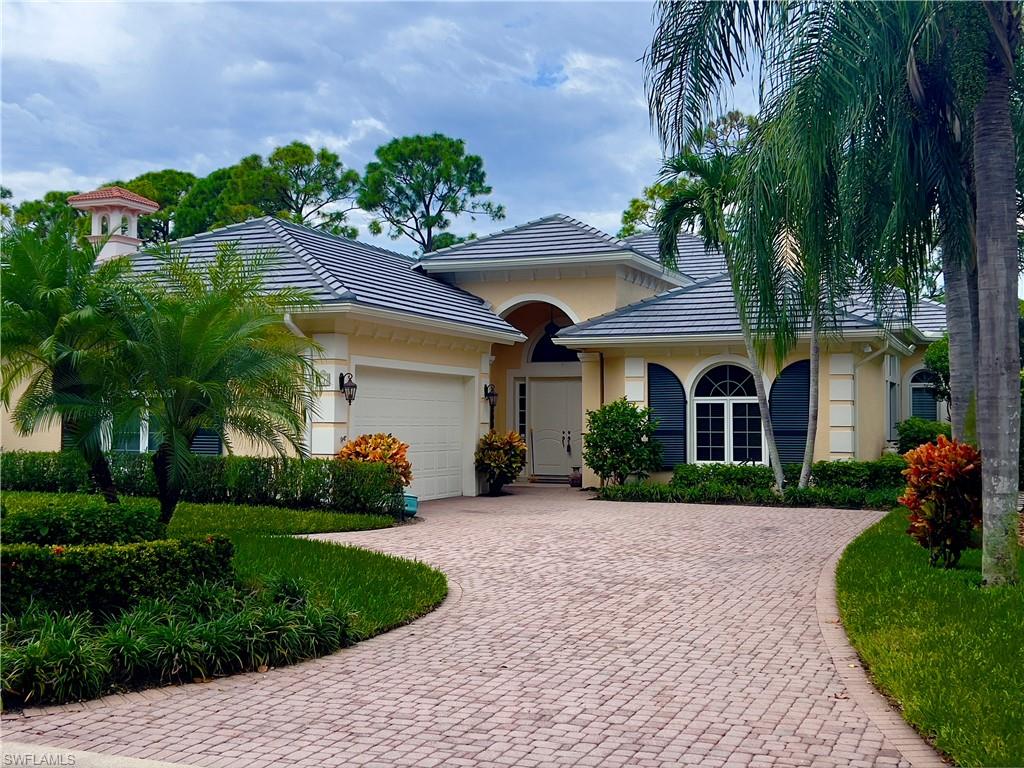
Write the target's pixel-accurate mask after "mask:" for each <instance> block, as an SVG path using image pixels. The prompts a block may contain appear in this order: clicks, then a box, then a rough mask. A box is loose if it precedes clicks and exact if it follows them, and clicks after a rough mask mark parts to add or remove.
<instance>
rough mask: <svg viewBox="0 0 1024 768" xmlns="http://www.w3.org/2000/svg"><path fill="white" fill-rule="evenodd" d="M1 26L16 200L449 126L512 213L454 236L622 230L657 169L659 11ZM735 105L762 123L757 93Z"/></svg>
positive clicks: (51, 11) (547, 8)
mask: <svg viewBox="0 0 1024 768" xmlns="http://www.w3.org/2000/svg"><path fill="white" fill-rule="evenodd" d="M3 13H4V24H3V40H2V42H3V54H2V66H3V70H2V86H3V113H2V123H3V124H2V130H3V135H2V144H0V148H2V153H3V154H2V172H3V183H4V184H5V185H6V186H8V187H10V188H11V189H12V190H13V191H14V193H15V197H16V199H20V198H25V197H36V196H39V195H40V194H42V193H43V192H45V191H46V190H48V189H80V190H84V189H89V188H93V187H95V186H98V185H99V184H101V183H103V182H104V181H108V180H110V179H114V178H131V177H133V176H136V175H138V174H140V173H143V172H145V171H148V170H156V169H160V168H166V167H173V168H182V169H185V170H190V171H192V172H193V173H196V174H206V173H208V172H210V171H211V170H213V169H215V168H218V167H222V166H224V165H228V164H231V163H233V162H235V161H237V160H238V159H239V158H241V157H242V156H244V155H246V154H250V153H253V152H259V153H261V154H266V153H267V152H268V151H269V150H270V149H272V148H273V147H275V146H277V145H280V144H283V143H287V142H289V141H292V140H294V139H301V140H303V141H307V142H309V143H311V144H314V145H318V146H319V145H326V146H328V147H330V148H331V149H333V150H334V151H337V152H338V153H339V154H340V155H341V157H342V160H343V161H344V162H345V164H346V165H349V166H352V167H355V168H356V169H358V170H360V171H361V170H362V169H363V167H364V166H365V164H366V162H367V161H368V160H369V159H370V158H371V157H372V154H373V150H374V149H375V148H376V147H377V146H379V145H380V144H383V143H384V142H386V141H388V140H389V139H390V138H392V137H394V136H402V135H409V134H414V133H431V132H434V131H440V132H443V133H447V134H449V135H452V136H457V137H461V138H463V139H465V140H466V143H467V146H468V148H469V150H470V151H471V152H474V153H476V154H479V155H481V156H482V157H483V158H484V164H485V168H486V170H487V173H488V179H489V181H490V183H491V185H492V186H493V187H494V195H493V199H494V200H495V201H497V202H501V203H504V204H505V206H506V208H507V211H508V216H507V218H506V220H505V221H504V222H500V223H492V222H489V221H477V222H472V221H470V220H469V219H468V218H466V220H465V221H460V222H459V223H458V224H457V225H456V226H455V227H454V228H453V231H457V232H462V233H464V232H468V231H471V230H472V231H476V232H478V233H481V234H483V233H486V232H489V231H492V230H494V229H499V228H503V227H505V226H509V225H511V224H516V223H520V222H522V221H526V220H529V219H532V218H536V217H538V216H543V215H546V214H549V213H554V212H561V213H567V214H570V215H572V216H576V217H579V218H581V219H583V220H585V221H587V222H588V223H591V224H593V225H594V226H597V227H601V228H603V229H606V230H610V231H612V232H614V231H615V229H617V228H618V220H619V216H620V214H621V211H622V209H623V208H624V207H625V205H626V203H627V201H628V200H629V198H630V197H633V196H635V195H637V194H638V193H639V192H640V190H641V188H642V187H643V186H644V185H645V184H647V183H649V182H650V181H651V180H652V179H653V177H654V176H655V175H656V173H657V170H658V167H659V162H660V149H659V145H658V142H657V140H656V138H655V137H654V136H653V134H652V132H651V129H650V123H649V120H648V115H647V109H646V104H645V100H644V93H643V72H642V67H641V64H640V63H639V62H638V61H637V59H639V58H640V56H641V55H642V54H643V52H644V49H645V47H646V45H647V44H648V43H649V41H650V37H651V31H652V21H651V5H650V4H649V3H564V4H561V3H559V4H552V3H545V4H528V3H443V4H428V3H351V4H350V3H345V4H342V3H308V4H305V3H303V4H299V3H289V4H278V3H246V4H228V3H210V4H185V3H113V2H104V3H90V2H75V3H54V4H36V3H33V4H18V3H4V11H3ZM736 101H737V104H738V106H740V108H746V109H748V110H749V109H750V108H751V105H752V104H753V93H752V92H742V91H741V92H740V93H738V94H737V98H736ZM356 223H357V224H360V222H359V221H357V222H356ZM360 229H361V237H363V238H364V239H368V240H369V239H371V238H370V237H369V235H368V233H367V232H366V229H365V226H361V227H360ZM378 242H381V243H382V244H386V245H388V246H389V247H393V248H400V249H401V250H406V251H409V250H411V249H412V245H411V243H407V241H397V242H393V243H392V242H390V241H386V240H383V239H381V240H378Z"/></svg>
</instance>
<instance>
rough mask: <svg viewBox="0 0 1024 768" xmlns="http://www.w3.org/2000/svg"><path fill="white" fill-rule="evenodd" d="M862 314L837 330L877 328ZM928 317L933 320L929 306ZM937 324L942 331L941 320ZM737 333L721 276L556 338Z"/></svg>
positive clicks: (847, 315)
mask: <svg viewBox="0 0 1024 768" xmlns="http://www.w3.org/2000/svg"><path fill="white" fill-rule="evenodd" d="M929 305H931V302H929ZM868 309H869V308H868V307H865V306H863V305H860V304H851V306H849V307H848V308H847V311H845V312H844V313H843V314H842V315H841V316H840V318H839V326H840V331H841V332H842V331H851V330H857V329H871V328H879V324H878V323H877V322H876V321H875V320H874V319H873V318H872V317H866V316H865V314H866V312H867V311H868ZM928 312H929V313H931V315H934V310H933V309H932V308H931V306H929V310H928ZM933 320H934V318H933ZM942 325H943V328H944V326H945V321H944V317H943V323H942ZM922 330H924V329H923V328H922ZM741 332H742V329H741V328H740V319H739V313H738V312H737V310H736V302H735V301H734V300H733V295H732V286H731V285H730V283H729V279H728V276H727V275H724V274H723V275H719V276H717V277H712V278H709V279H707V280H703V281H701V282H699V283H696V284H694V285H690V286H686V287H685V288H676V289H674V290H671V291H667V292H665V293H661V294H658V295H657V296H654V297H652V298H650V299H645V300H644V301H641V302H638V303H636V304H630V305H629V306H626V307H622V308H621V309H617V310H615V311H614V312H610V313H608V314H605V315H601V316H599V317H595V318H593V319H590V320H586V321H584V322H582V323H577V324H576V325H573V326H569V327H568V328H564V329H562V330H561V331H559V332H558V338H560V339H566V340H571V341H574V342H577V341H578V342H586V341H587V340H588V339H598V338H624V339H625V338H631V339H635V338H650V339H657V338H659V337H669V336H672V337H676V336H683V337H685V336H694V337H699V336H717V335H730V336H739V335H740V333H741Z"/></svg>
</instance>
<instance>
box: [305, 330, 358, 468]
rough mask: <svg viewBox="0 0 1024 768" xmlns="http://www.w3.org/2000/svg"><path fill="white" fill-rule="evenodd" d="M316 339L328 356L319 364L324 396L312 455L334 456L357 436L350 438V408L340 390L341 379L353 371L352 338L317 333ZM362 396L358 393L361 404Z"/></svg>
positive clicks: (315, 422)
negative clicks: (346, 442) (351, 357)
mask: <svg viewBox="0 0 1024 768" xmlns="http://www.w3.org/2000/svg"><path fill="white" fill-rule="evenodd" d="M313 340H314V341H316V342H317V343H318V344H319V345H320V346H321V347H323V350H324V357H323V358H321V359H320V360H318V361H317V366H316V368H317V373H318V374H319V376H320V395H319V396H318V397H317V402H316V413H315V414H313V424H312V429H311V435H310V441H309V442H310V453H312V454H313V455H314V456H334V455H335V454H337V452H338V450H339V449H340V448H341V446H342V443H344V442H345V440H346V438H348V437H353V435H349V422H350V418H349V413H350V406H349V404H348V402H347V401H346V400H345V396H344V395H343V394H342V393H341V389H340V377H341V376H342V375H343V374H345V373H348V372H349V355H348V336H346V335H344V334H340V333H314V334H313ZM358 383H359V382H356V384H358ZM358 397H359V395H358V392H357V394H356V400H357V404H358ZM353 407H356V406H353Z"/></svg>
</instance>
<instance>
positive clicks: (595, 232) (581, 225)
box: [419, 213, 648, 262]
mask: <svg viewBox="0 0 1024 768" xmlns="http://www.w3.org/2000/svg"><path fill="white" fill-rule="evenodd" d="M554 219H557V220H559V221H564V222H566V223H567V224H571V225H572V226H574V227H576V228H577V229H580V230H583V231H584V232H586V233H587V234H588V235H592V236H594V237H597V238H599V239H600V240H603V241H605V242H607V243H611V244H612V245H616V246H618V247H620V248H621V249H622V250H624V251H632V252H633V253H636V254H637V255H638V256H643V258H645V259H646V258H648V257H647V256H644V254H642V253H639V252H638V251H634V250H633V249H632V248H630V247H629V245H628V244H626V243H624V242H623V241H622V240H620V239H618V238H616V237H614V236H613V235H609V234H608V233H607V232H605V231H604V230H601V229H598V228H597V227H594V226H592V225H590V224H587V223H585V222H583V221H580V220H579V219H576V218H573V217H572V216H569V215H567V214H564V213H549V214H548V215H547V216H541V217H540V218H537V219H530V220H529V221H524V222H523V223H521V224H516V225H514V226H511V227H505V228H504V229H499V230H498V231H497V232H491V233H490V234H489V235H484V236H483V237H478V238H476V239H474V240H463V241H462V242H461V243H454V244H453V245H449V246H447V247H445V248H438V249H437V250H436V251H431V252H430V253H425V254H423V255H422V256H420V258H419V261H420V262H423V261H429V260H430V259H432V258H434V257H435V256H438V255H440V254H445V253H448V252H450V251H453V250H457V249H459V248H462V247H464V246H469V245H474V244H476V243H482V242H484V241H486V240H491V239H493V238H496V237H500V236H501V235H506V234H508V233H510V232H515V231H517V230H523V229H528V228H529V227H532V226H535V225H537V224H540V223H542V222H545V221H551V220H554Z"/></svg>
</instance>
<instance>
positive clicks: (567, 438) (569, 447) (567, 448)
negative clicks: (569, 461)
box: [565, 432, 572, 456]
mask: <svg viewBox="0 0 1024 768" xmlns="http://www.w3.org/2000/svg"><path fill="white" fill-rule="evenodd" d="M565 452H566V453H568V454H569V455H570V456H571V455H572V432H566V433H565Z"/></svg>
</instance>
